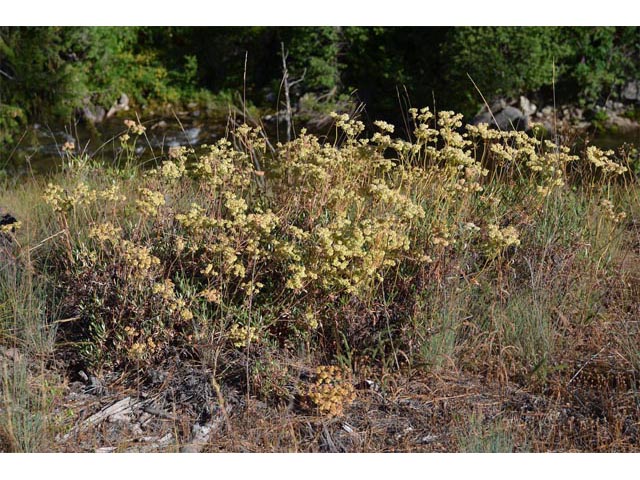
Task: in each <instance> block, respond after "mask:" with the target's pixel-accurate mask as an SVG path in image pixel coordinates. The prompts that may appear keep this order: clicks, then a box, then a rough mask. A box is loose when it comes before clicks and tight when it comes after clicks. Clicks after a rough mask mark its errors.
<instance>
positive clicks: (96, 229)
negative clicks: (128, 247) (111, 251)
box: [89, 222, 122, 245]
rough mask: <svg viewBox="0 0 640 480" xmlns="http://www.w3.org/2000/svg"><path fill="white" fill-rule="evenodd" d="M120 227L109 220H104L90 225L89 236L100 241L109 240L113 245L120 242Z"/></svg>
mask: <svg viewBox="0 0 640 480" xmlns="http://www.w3.org/2000/svg"><path fill="white" fill-rule="evenodd" d="M121 236H122V228H120V227H116V226H114V225H113V224H112V223H111V222H105V223H101V224H98V225H95V226H93V227H91V229H90V230H89V238H93V239H95V240H98V241H99V242H101V243H104V242H110V243H111V244H113V245H116V244H118V242H120V239H121V238H120V237H121Z"/></svg>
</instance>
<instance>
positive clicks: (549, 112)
mask: <svg viewBox="0 0 640 480" xmlns="http://www.w3.org/2000/svg"><path fill="white" fill-rule="evenodd" d="M541 112H542V114H543V115H544V116H547V117H548V116H549V115H553V107H552V106H551V105H547V106H546V107H544V108H543V109H542V110H541Z"/></svg>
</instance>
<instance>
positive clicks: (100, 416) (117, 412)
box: [59, 397, 143, 442]
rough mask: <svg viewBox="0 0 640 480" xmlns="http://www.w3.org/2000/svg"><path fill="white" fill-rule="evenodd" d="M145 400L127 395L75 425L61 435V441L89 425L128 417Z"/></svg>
mask: <svg viewBox="0 0 640 480" xmlns="http://www.w3.org/2000/svg"><path fill="white" fill-rule="evenodd" d="M142 403H143V401H141V400H135V399H133V398H131V397H125V398H123V399H122V400H119V401H117V402H115V403H113V404H111V405H109V406H107V407H105V408H103V409H102V410H100V411H99V412H98V413H95V414H93V415H91V416H90V417H89V418H87V419H86V420H85V421H83V422H82V423H80V424H78V425H76V426H75V427H73V428H72V429H71V430H70V431H69V432H67V433H66V434H65V435H63V436H62V437H60V439H59V441H63V442H64V441H66V440H68V439H69V438H71V437H72V436H73V435H76V434H78V433H80V432H81V431H83V430H86V429H88V428H89V427H91V426H93V425H96V424H98V423H100V422H103V421H105V420H111V421H116V420H120V419H122V418H123V417H127V416H129V415H131V414H133V413H134V409H135V408H137V407H139V406H140V405H141V404H142Z"/></svg>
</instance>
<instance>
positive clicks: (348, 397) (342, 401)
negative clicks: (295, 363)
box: [308, 365, 356, 417]
mask: <svg viewBox="0 0 640 480" xmlns="http://www.w3.org/2000/svg"><path fill="white" fill-rule="evenodd" d="M308 396H309V398H310V399H311V401H312V402H313V403H314V404H315V405H316V407H317V408H318V410H319V411H320V413H322V414H323V415H329V416H334V417H335V416H340V415H341V414H342V412H343V410H344V407H345V406H346V405H349V404H350V403H351V402H353V401H354V400H355V398H356V392H355V389H354V388H353V385H352V384H351V382H350V381H349V378H348V375H347V374H346V372H345V371H344V370H343V369H340V368H338V367H336V366H334V365H321V366H319V367H318V368H317V369H316V380H315V382H314V383H313V384H312V385H311V386H310V388H309V391H308Z"/></svg>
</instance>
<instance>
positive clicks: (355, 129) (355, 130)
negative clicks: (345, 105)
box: [329, 112, 365, 141]
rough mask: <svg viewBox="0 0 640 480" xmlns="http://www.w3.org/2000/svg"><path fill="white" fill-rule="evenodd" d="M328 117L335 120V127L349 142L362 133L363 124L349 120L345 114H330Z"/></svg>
mask: <svg viewBox="0 0 640 480" xmlns="http://www.w3.org/2000/svg"><path fill="white" fill-rule="evenodd" d="M329 116H330V117H331V118H333V119H334V120H335V122H336V127H338V128H339V129H341V130H342V131H343V132H344V133H345V134H346V135H347V138H348V139H349V140H351V141H353V140H354V139H355V138H356V137H357V136H358V135H360V134H361V133H362V132H364V128H365V127H364V123H362V122H361V121H360V120H354V119H352V118H349V115H348V114H346V113H343V114H337V113H336V112H331V113H330V114H329Z"/></svg>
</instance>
